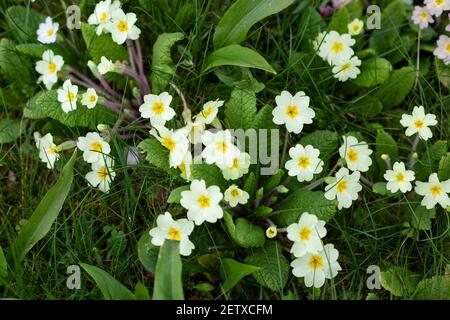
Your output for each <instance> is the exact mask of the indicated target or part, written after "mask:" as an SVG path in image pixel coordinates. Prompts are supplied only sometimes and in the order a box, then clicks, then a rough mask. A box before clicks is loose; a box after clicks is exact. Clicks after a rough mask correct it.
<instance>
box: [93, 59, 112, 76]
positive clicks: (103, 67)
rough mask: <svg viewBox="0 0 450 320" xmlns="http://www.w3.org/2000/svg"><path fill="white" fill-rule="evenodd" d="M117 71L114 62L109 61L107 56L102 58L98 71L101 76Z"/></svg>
mask: <svg viewBox="0 0 450 320" xmlns="http://www.w3.org/2000/svg"><path fill="white" fill-rule="evenodd" d="M114 69H115V64H114V62H112V60H109V59H108V58H106V57H105V56H102V57H101V58H100V63H99V64H98V65H97V70H98V72H99V73H100V74H101V75H104V74H107V73H108V72H112V71H114Z"/></svg>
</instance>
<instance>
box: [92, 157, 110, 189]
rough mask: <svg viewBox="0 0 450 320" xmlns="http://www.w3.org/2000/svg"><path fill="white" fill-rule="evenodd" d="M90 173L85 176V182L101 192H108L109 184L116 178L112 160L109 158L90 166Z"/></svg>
mask: <svg viewBox="0 0 450 320" xmlns="http://www.w3.org/2000/svg"><path fill="white" fill-rule="evenodd" d="M91 167H92V171H91V172H88V173H87V174H86V180H87V181H88V182H89V184H90V185H92V186H93V187H94V188H95V187H97V186H98V188H99V190H100V191H102V192H105V193H106V192H108V191H109V189H110V184H111V182H112V181H113V180H114V178H115V177H116V173H115V172H114V160H113V159H111V158H110V157H105V158H101V159H100V160H99V161H97V162H94V163H92V164H91Z"/></svg>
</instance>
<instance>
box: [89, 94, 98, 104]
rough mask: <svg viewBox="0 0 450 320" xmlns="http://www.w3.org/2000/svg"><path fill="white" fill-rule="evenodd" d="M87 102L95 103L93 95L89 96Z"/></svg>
mask: <svg viewBox="0 0 450 320" xmlns="http://www.w3.org/2000/svg"><path fill="white" fill-rule="evenodd" d="M89 101H90V102H95V101H97V98H96V97H95V96H94V95H91V96H89Z"/></svg>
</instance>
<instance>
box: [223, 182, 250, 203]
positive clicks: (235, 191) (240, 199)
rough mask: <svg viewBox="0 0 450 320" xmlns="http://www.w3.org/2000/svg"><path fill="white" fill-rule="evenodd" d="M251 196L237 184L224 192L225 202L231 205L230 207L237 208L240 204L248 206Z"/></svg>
mask: <svg viewBox="0 0 450 320" xmlns="http://www.w3.org/2000/svg"><path fill="white" fill-rule="evenodd" d="M249 197H250V195H249V194H248V193H247V192H246V191H244V190H242V189H239V187H238V186H237V185H235V184H232V185H231V186H229V187H228V189H227V190H225V192H224V200H225V201H226V202H228V203H229V204H230V207H232V208H233V207H236V206H237V205H238V204H246V203H247V202H248V198H249Z"/></svg>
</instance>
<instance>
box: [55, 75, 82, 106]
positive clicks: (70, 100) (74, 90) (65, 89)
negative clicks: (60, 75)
mask: <svg viewBox="0 0 450 320" xmlns="http://www.w3.org/2000/svg"><path fill="white" fill-rule="evenodd" d="M77 94H78V86H75V85H72V82H71V81H70V80H66V81H64V83H63V86H62V88H60V89H58V101H59V102H61V109H62V110H63V111H64V112H65V113H68V112H70V111H73V110H75V109H76V108H77Z"/></svg>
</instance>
